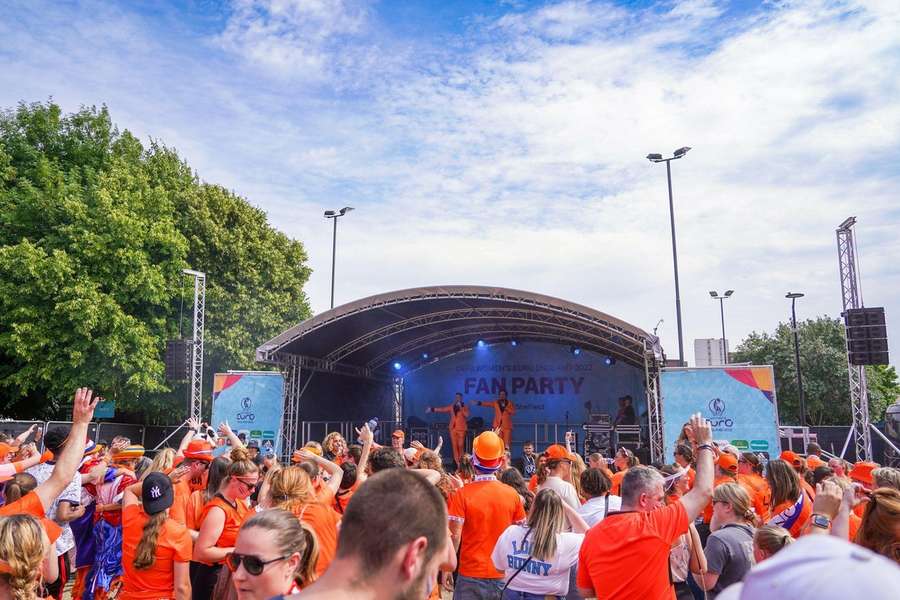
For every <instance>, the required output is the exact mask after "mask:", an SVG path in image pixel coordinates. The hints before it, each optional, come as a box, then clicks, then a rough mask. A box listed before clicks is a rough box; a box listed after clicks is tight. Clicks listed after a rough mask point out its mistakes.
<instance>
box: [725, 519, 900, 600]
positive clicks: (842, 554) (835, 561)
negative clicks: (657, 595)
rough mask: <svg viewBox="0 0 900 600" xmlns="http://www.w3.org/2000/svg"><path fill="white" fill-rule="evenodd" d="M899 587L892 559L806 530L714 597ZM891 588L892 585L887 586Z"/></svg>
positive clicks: (850, 593) (759, 598)
mask: <svg viewBox="0 0 900 600" xmlns="http://www.w3.org/2000/svg"><path fill="white" fill-rule="evenodd" d="M898 589H900V569H898V568H897V565H896V564H894V563H893V562H892V561H890V560H888V559H886V558H885V557H883V556H880V555H878V554H875V553H874V552H872V551H870V550H868V549H866V548H863V547H862V546H858V545H856V544H853V543H851V542H848V541H847V540H844V539H841V538H838V537H836V536H833V535H807V536H803V537H801V538H800V539H798V540H797V541H796V542H794V543H793V544H791V545H790V546H788V547H786V548H784V549H783V550H780V551H779V552H778V554H776V555H775V556H773V557H771V558H768V559H766V560H765V561H763V562H761V563H759V564H758V565H756V566H755V567H753V568H752V569H751V570H750V572H749V573H747V575H746V576H745V577H744V583H743V585H741V586H740V587H738V586H732V587H730V588H726V589H725V590H724V591H723V592H722V593H721V594H719V595H718V596H717V598H718V599H719V600H771V599H772V598H792V599H794V600H832V599H834V600H837V599H842V600H843V599H844V598H866V599H867V600H882V599H884V600H887V599H888V598H894V597H896V594H897V590H898ZM891 590H893V591H891Z"/></svg>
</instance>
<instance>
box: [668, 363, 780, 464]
mask: <svg viewBox="0 0 900 600" xmlns="http://www.w3.org/2000/svg"><path fill="white" fill-rule="evenodd" d="M660 387H661V388H662V415H663V423H664V425H663V439H664V441H665V448H666V457H667V460H668V461H669V462H672V461H673V460H674V450H675V443H676V440H678V436H679V435H680V434H681V427H682V426H683V425H684V424H685V423H686V422H687V421H688V419H689V418H690V416H691V415H692V414H694V413H697V412H699V413H702V414H703V416H704V417H706V418H707V419H709V420H710V422H711V423H712V427H713V439H714V440H717V441H727V442H729V443H731V444H733V445H734V446H736V447H737V448H738V449H740V450H741V451H745V450H750V451H753V452H762V453H765V454H767V455H772V454H778V453H779V452H781V441H780V439H779V437H778V405H777V403H776V400H775V376H774V374H773V371H772V367H771V366H753V367H703V368H686V369H680V368H674V369H666V370H664V371H663V372H662V374H661V379H660Z"/></svg>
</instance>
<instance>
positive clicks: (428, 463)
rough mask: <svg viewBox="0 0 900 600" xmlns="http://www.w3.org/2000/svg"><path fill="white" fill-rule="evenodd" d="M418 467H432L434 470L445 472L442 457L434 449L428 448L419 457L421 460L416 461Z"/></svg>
mask: <svg viewBox="0 0 900 600" xmlns="http://www.w3.org/2000/svg"><path fill="white" fill-rule="evenodd" d="M416 468H417V469H432V470H434V471H438V472H441V473H443V472H444V464H443V463H442V462H441V457H440V456H438V455H437V454H436V453H435V452H434V451H432V450H426V451H425V452H423V453H422V455H421V456H420V457H419V462H418V463H416Z"/></svg>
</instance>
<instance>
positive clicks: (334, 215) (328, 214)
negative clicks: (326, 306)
mask: <svg viewBox="0 0 900 600" xmlns="http://www.w3.org/2000/svg"><path fill="white" fill-rule="evenodd" d="M351 210H353V207H352V206H345V207H344V208H342V209H341V210H339V211H333V210H326V211H325V218H326V219H331V220H333V221H334V234H333V235H332V237H331V308H334V266H335V261H336V257H337V222H338V219H339V218H341V217H343V216H344V215H346V214H347V213H348V212H350V211H351Z"/></svg>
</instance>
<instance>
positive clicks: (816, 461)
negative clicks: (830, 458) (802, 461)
mask: <svg viewBox="0 0 900 600" xmlns="http://www.w3.org/2000/svg"><path fill="white" fill-rule="evenodd" d="M806 466H807V467H808V468H809V469H810V470H812V471H815V470H816V468H818V467H827V466H828V463H827V462H825V461H824V460H822V459H821V458H819V457H818V456H816V455H815V454H810V455H809V456H807V457H806Z"/></svg>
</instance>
